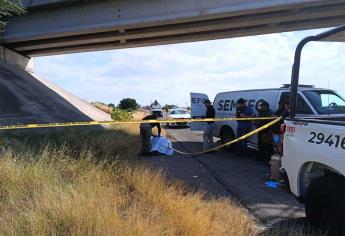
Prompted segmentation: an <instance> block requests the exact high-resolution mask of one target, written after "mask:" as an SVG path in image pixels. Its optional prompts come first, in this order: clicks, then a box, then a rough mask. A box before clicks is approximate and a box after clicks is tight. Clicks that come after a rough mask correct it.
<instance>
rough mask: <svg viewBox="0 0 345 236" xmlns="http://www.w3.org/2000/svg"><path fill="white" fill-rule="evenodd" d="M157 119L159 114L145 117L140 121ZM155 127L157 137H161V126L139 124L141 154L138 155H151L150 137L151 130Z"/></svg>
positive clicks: (156, 124)
mask: <svg viewBox="0 0 345 236" xmlns="http://www.w3.org/2000/svg"><path fill="white" fill-rule="evenodd" d="M158 117H161V116H160V115H159V114H156V115H148V116H145V117H144V118H143V119H142V120H157V118H158ZM154 127H157V130H158V137H159V136H160V135H161V126H160V124H159V123H158V122H157V123H141V124H140V137H141V152H140V155H142V156H146V155H151V154H154V153H151V149H152V146H151V136H152V128H154Z"/></svg>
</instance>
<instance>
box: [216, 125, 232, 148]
mask: <svg viewBox="0 0 345 236" xmlns="http://www.w3.org/2000/svg"><path fill="white" fill-rule="evenodd" d="M234 138H235V134H234V132H232V130H231V129H230V128H229V127H226V128H223V129H222V131H221V134H220V143H221V144H222V145H223V144H226V143H228V142H230V141H232V140H234ZM224 149H225V150H227V151H235V150H236V144H232V145H228V146H225V147H224Z"/></svg>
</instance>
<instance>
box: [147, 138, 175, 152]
mask: <svg viewBox="0 0 345 236" xmlns="http://www.w3.org/2000/svg"><path fill="white" fill-rule="evenodd" d="M151 146H152V148H151V152H155V151H156V152H159V153H161V154H164V155H168V156H171V155H172V154H173V153H174V151H173V149H172V143H171V142H170V140H169V139H167V138H166V137H164V136H160V137H151Z"/></svg>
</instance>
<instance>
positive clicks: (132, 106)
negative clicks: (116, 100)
mask: <svg viewBox="0 0 345 236" xmlns="http://www.w3.org/2000/svg"><path fill="white" fill-rule="evenodd" d="M138 107H139V104H138V103H137V101H136V100H135V99H132V98H124V99H122V100H121V101H120V104H119V108H120V109H122V110H136V109H137V108H138Z"/></svg>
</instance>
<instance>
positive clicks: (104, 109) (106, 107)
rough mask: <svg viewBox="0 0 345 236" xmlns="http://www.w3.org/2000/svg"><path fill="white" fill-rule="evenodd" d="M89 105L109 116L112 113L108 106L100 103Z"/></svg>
mask: <svg viewBox="0 0 345 236" xmlns="http://www.w3.org/2000/svg"><path fill="white" fill-rule="evenodd" d="M91 105H92V106H94V107H96V108H98V109H100V110H102V111H104V112H106V113H108V114H110V115H111V113H112V112H113V109H112V108H111V107H109V106H108V105H106V104H104V103H102V102H91Z"/></svg>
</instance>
